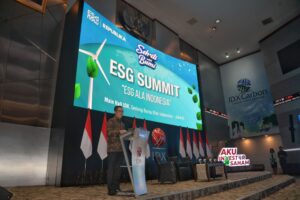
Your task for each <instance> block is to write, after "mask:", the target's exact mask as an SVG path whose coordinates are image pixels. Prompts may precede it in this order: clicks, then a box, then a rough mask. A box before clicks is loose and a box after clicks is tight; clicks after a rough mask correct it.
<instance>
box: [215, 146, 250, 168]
mask: <svg viewBox="0 0 300 200" xmlns="http://www.w3.org/2000/svg"><path fill="white" fill-rule="evenodd" d="M218 161H222V162H224V164H225V165H226V166H228V167H239V166H248V165H250V160H249V159H248V158H247V156H246V155H245V154H238V149H237V148H236V147H233V148H222V149H221V151H220V153H219V156H218Z"/></svg>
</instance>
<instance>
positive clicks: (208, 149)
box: [205, 134, 213, 158]
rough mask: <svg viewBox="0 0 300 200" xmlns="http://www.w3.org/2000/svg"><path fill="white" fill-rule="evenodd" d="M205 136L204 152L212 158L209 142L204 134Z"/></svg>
mask: <svg viewBox="0 0 300 200" xmlns="http://www.w3.org/2000/svg"><path fill="white" fill-rule="evenodd" d="M205 136H206V137H205V138H206V154H207V157H208V158H212V157H213V155H212V153H211V149H210V146H209V144H208V139H207V134H206V135H205Z"/></svg>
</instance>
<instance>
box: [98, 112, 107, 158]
mask: <svg viewBox="0 0 300 200" xmlns="http://www.w3.org/2000/svg"><path fill="white" fill-rule="evenodd" d="M106 123H107V120H106V113H104V116H103V121H102V127H101V132H100V139H99V142H98V147H97V152H98V154H99V156H100V158H101V159H102V160H104V159H105V158H106V157H107V132H106Z"/></svg>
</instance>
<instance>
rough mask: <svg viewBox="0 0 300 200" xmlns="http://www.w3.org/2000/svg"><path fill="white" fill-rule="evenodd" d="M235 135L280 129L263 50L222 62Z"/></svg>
mask: <svg viewBox="0 0 300 200" xmlns="http://www.w3.org/2000/svg"><path fill="white" fill-rule="evenodd" d="M221 77H222V86H223V91H224V97H225V106H226V110H227V114H228V117H229V118H228V125H229V127H230V136H231V138H242V137H251V136H257V135H263V134H275V133H278V132H279V129H278V122H277V118H276V115H275V113H274V107H273V100H272V96H271V92H270V88H269V83H268V79H267V76H266V72H265V68H264V62H263V58H262V55H261V53H257V54H254V55H251V56H247V57H245V58H242V59H240V60H237V61H234V62H231V63H228V64H225V65H223V66H221Z"/></svg>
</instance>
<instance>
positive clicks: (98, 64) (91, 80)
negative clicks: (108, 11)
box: [79, 38, 110, 109]
mask: <svg viewBox="0 0 300 200" xmlns="http://www.w3.org/2000/svg"><path fill="white" fill-rule="evenodd" d="M106 41H107V39H106V38H105V39H104V41H103V42H102V43H101V45H100V46H99V48H98V49H97V51H96V54H94V53H92V52H90V51H86V50H84V49H79V52H81V53H83V54H86V55H89V56H91V57H92V59H93V61H95V62H96V64H97V66H98V68H99V69H100V71H101V73H102V75H103V77H104V79H105V80H106V82H107V84H108V85H110V82H109V80H108V79H107V77H106V75H105V73H104V71H103V68H102V66H101V64H100V62H99V60H98V58H99V56H100V53H101V51H102V49H103V47H104V45H105V43H106ZM93 88H94V77H90V85H89V96H88V109H92V103H93Z"/></svg>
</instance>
